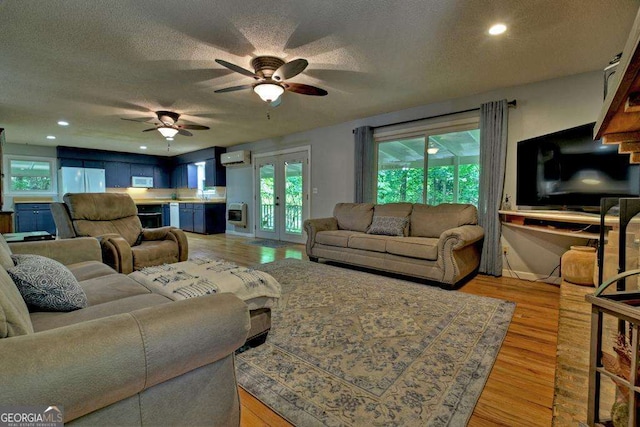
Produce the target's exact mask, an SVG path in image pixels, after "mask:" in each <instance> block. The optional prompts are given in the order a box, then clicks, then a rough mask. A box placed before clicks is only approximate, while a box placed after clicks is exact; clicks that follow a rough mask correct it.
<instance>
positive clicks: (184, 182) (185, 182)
mask: <svg viewBox="0 0 640 427" xmlns="http://www.w3.org/2000/svg"><path fill="white" fill-rule="evenodd" d="M171 183H172V185H173V187H174V188H198V167H197V166H196V165H195V164H193V163H189V164H186V163H183V164H181V165H177V166H176V167H175V168H174V169H173V172H172V174H171Z"/></svg>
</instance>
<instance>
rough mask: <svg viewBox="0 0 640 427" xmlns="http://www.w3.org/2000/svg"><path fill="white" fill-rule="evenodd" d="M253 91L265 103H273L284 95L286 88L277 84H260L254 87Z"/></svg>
mask: <svg viewBox="0 0 640 427" xmlns="http://www.w3.org/2000/svg"><path fill="white" fill-rule="evenodd" d="M253 91H254V92H255V93H257V94H258V96H259V97H260V98H261V99H262V100H263V101H264V102H273V101H276V100H277V99H278V98H280V95H282V94H283V93H284V88H283V87H282V86H280V85H279V84H275V83H259V84H257V85H256V86H254V88H253Z"/></svg>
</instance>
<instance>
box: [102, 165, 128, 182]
mask: <svg viewBox="0 0 640 427" xmlns="http://www.w3.org/2000/svg"><path fill="white" fill-rule="evenodd" d="M104 175H105V183H106V185H107V187H108V188H127V187H131V164H130V163H125V162H104Z"/></svg>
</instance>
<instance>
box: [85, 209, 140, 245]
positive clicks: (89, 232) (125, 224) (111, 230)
mask: <svg viewBox="0 0 640 427" xmlns="http://www.w3.org/2000/svg"><path fill="white" fill-rule="evenodd" d="M73 224H74V226H75V229H76V233H77V234H78V236H79V237H83V236H91V237H97V236H103V235H105V234H119V235H120V236H122V237H123V238H124V239H125V240H126V241H127V243H128V244H129V246H133V245H134V244H135V243H136V240H137V239H138V236H139V235H140V232H141V231H142V223H141V222H140V218H138V216H137V215H135V216H130V217H126V218H118V219H112V220H101V221H93V220H86V219H79V220H74V221H73Z"/></svg>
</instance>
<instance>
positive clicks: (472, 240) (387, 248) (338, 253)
mask: <svg viewBox="0 0 640 427" xmlns="http://www.w3.org/2000/svg"><path fill="white" fill-rule="evenodd" d="M403 218H406V220H405V224H404V226H403V227H400V226H399V225H398V223H400V224H402V219H403ZM389 219H392V220H394V219H395V220H397V221H391V222H393V223H394V224H395V225H396V228H398V227H400V228H399V232H398V233H397V234H398V235H386V234H380V231H381V230H380V227H378V226H377V225H379V224H384V221H385V220H389ZM387 222H388V221H387ZM372 223H374V224H375V225H376V227H373V226H372ZM477 223H478V221H477V210H476V208H475V206H473V205H469V204H441V205H437V206H430V205H424V204H419V203H416V204H411V203H390V204H386V205H374V204H371V203H338V204H337V205H336V206H335V208H334V211H333V217H330V218H319V219H309V220H306V221H305V223H304V229H305V231H306V233H307V246H306V250H307V255H308V256H309V259H311V260H312V261H318V259H325V260H331V261H338V262H341V263H345V264H351V265H356V266H361V267H367V268H372V269H377V270H382V271H386V272H391V273H398V274H402V275H408V276H413V277H417V278H421V279H427V280H430V281H435V282H439V283H440V284H443V285H446V286H447V287H454V286H455V285H456V284H458V283H460V282H461V281H463V280H464V279H465V278H467V277H468V276H470V275H471V274H473V273H474V272H476V271H477V269H478V266H479V264H480V254H481V252H482V240H483V238H484V231H483V229H482V227H480V226H478V225H477ZM376 229H377V230H376ZM372 231H373V232H375V233H376V234H372ZM382 231H383V232H386V231H385V230H384V229H383V230H382ZM390 234H393V231H391V232H390Z"/></svg>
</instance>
